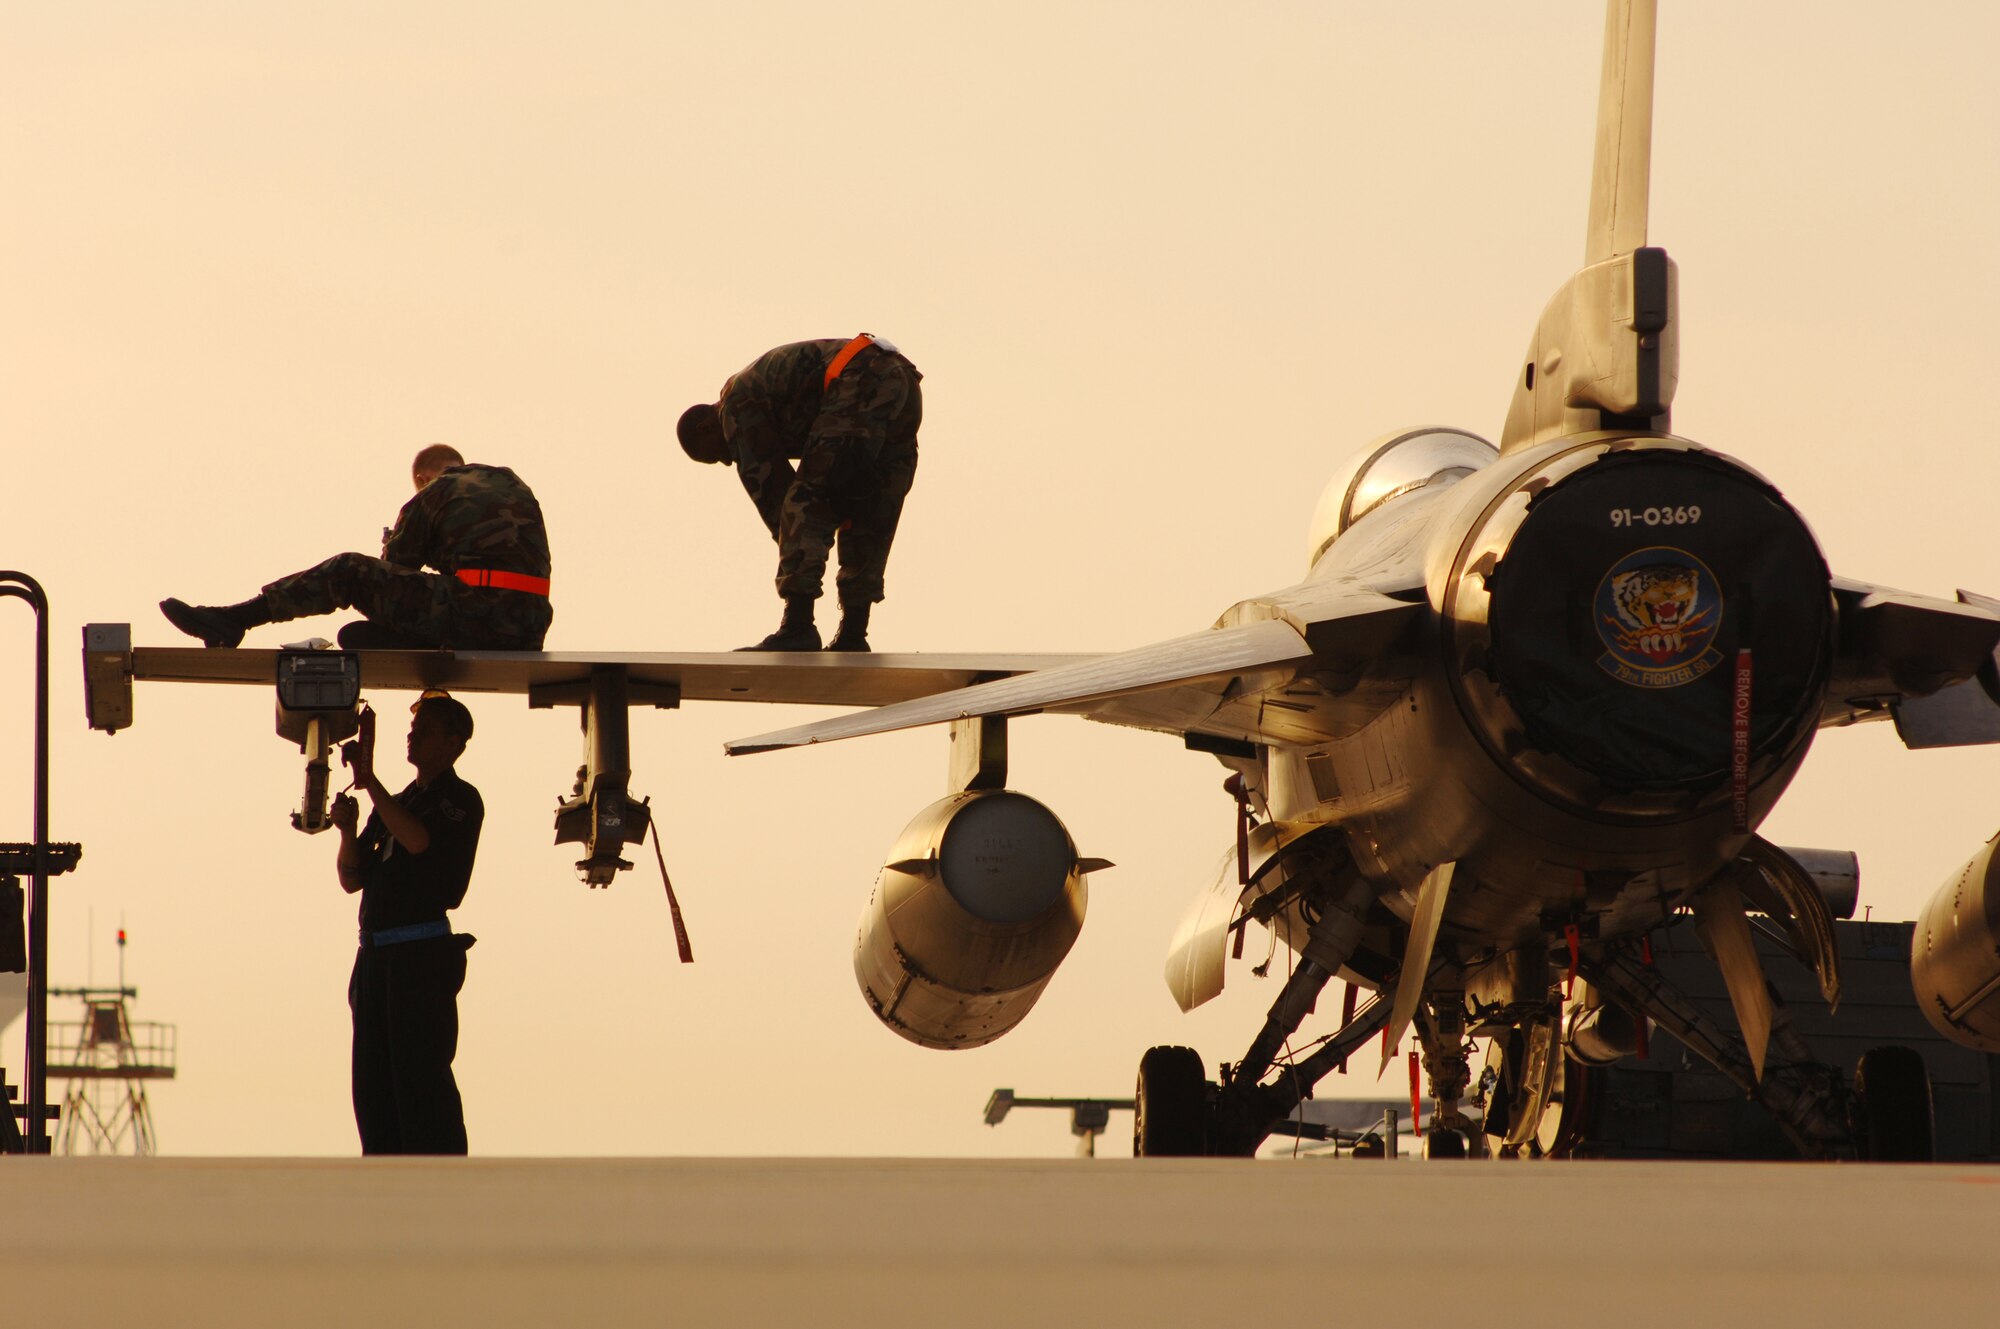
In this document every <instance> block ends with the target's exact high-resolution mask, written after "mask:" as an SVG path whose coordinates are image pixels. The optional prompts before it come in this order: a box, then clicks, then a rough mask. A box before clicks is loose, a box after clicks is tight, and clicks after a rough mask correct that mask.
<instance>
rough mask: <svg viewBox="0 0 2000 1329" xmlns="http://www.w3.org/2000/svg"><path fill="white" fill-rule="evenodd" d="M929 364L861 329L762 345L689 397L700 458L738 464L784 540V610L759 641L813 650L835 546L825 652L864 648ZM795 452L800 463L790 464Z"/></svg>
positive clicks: (763, 645)
mask: <svg viewBox="0 0 2000 1329" xmlns="http://www.w3.org/2000/svg"><path fill="white" fill-rule="evenodd" d="M922 379H923V375H922V374H920V373H918V372H917V369H916V366H915V365H912V364H911V363H910V362H909V361H908V360H907V359H905V358H904V357H903V355H902V353H901V352H899V351H898V350H897V349H896V348H895V347H894V346H892V345H891V344H890V343H889V342H887V341H885V340H883V339H882V338H880V337H875V336H871V335H870V334H868V333H865V332H864V333H862V334H861V335H860V336H859V337H856V338H854V339H852V340H851V341H842V340H841V339H839V338H832V339H829V340H822V341H801V342H792V343H790V344H789V345H785V346H780V347H778V348H777V349H775V350H771V351H766V352H765V353H764V354H763V355H760V356H758V357H757V358H756V359H755V360H753V361H751V362H750V364H748V365H747V366H745V367H744V368H743V369H742V370H740V371H739V372H738V373H737V374H736V375H735V376H734V377H732V378H731V379H730V380H729V381H728V382H727V383H725V384H723V385H722V397H721V400H719V401H717V402H715V403H714V404H713V405H707V404H703V405H698V406H690V407H689V408H688V409H687V410H686V412H684V413H683V414H682V415H681V418H680V423H679V425H678V426H677V428H676V430H675V432H676V433H677V434H678V436H679V438H680V443H681V448H682V450H683V451H685V452H686V453H687V454H688V456H690V457H692V458H694V459H695V460H696V461H700V462H721V463H722V464H724V465H732V464H733V465H734V466H735V467H736V473H737V476H738V478H740V479H741V480H742V481H743V487H744V489H746V490H748V491H749V494H750V499H751V501H752V502H753V503H755V504H756V505H757V515H758V516H760V517H762V518H763V519H764V525H765V526H766V527H767V528H768V529H769V530H770V532H771V538H772V539H774V540H776V541H777V542H778V594H779V596H781V597H782V598H783V599H784V602H785V617H784V621H783V622H782V623H780V624H779V626H778V630H777V631H776V632H773V633H772V634H771V635H770V636H768V637H766V638H764V640H762V641H760V642H758V643H757V644H756V645H755V646H749V647H745V648H744V649H746V650H752V651H816V650H818V649H819V641H820V638H819V628H818V627H817V626H815V625H814V623H813V601H815V600H817V599H818V598H819V597H820V593H821V588H822V584H823V582H824V581H825V578H826V562H827V555H828V554H829V553H830V552H831V551H832V549H833V547H834V542H835V539H836V536H837V538H838V540H839V545H840V577H839V589H840V612H841V618H840V631H839V632H838V633H836V634H835V636H834V638H833V641H832V642H831V643H830V644H829V645H828V646H827V649H828V650H830V651H865V650H867V649H868V614H869V611H870V609H872V608H873V607H874V604H875V602H876V601H877V600H880V599H881V598H882V570H883V568H884V566H885V565H886V564H887V563H888V561H889V545H890V542H891V541H893V540H894V539H895V537H896V522H897V520H898V519H899V518H900V517H901V516H902V513H903V496H904V495H905V494H907V493H909V492H910V483H911V481H913V480H914V479H915V478H916V474H917V426H918V425H920V424H922V423H923V418H924V397H923V392H922V391H921V389H919V388H918V386H917V384H918V383H919V382H920V381H922ZM792 459H797V461H798V463H799V464H798V467H797V468H796V469H794V468H793V466H792Z"/></svg>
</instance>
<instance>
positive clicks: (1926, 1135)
mask: <svg viewBox="0 0 2000 1329" xmlns="http://www.w3.org/2000/svg"><path fill="white" fill-rule="evenodd" d="M1854 1092H1855V1095H1856V1097H1858V1098H1859V1099H1860V1100H1861V1112H1860V1117H1861V1131H1860V1136H1861V1138H1860V1139H1859V1140H1857V1141H1856V1142H1855V1143H1857V1144H1858V1145H1860V1147H1861V1156H1862V1157H1863V1158H1865V1159H1867V1160H1868V1161H1869V1162H1871V1163H1929V1162H1933V1161H1935V1160H1936V1158H1937V1132H1936V1117H1935V1114H1934V1111H1933V1108H1932V1103H1931V1075H1930V1071H1929V1070H1927V1069H1926V1068H1925V1066H1924V1059H1923V1057H1922V1055H1921V1054H1919V1053H1918V1052H1917V1050H1916V1049H1915V1048H1907V1047H1900V1046H1896V1045H1890V1046H1885V1047H1879V1048H1870V1049H1869V1050H1868V1051H1866V1052H1864V1053H1862V1054H1861V1061H1860V1063H1859V1064H1858V1065H1856V1066H1855V1068H1854Z"/></svg>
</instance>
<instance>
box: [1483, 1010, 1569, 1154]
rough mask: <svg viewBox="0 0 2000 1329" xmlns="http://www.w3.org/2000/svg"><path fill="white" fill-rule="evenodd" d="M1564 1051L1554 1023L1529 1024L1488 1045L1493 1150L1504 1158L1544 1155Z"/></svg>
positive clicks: (1486, 1073) (1485, 1075) (1543, 1020)
mask: <svg viewBox="0 0 2000 1329" xmlns="http://www.w3.org/2000/svg"><path fill="white" fill-rule="evenodd" d="M1561 1060H1562V1048H1561V1046H1560V1045H1559V1044H1558V1042H1557V1040H1556V1022H1555V1020H1554V1019H1553V1018H1547V1017H1544V1018H1536V1019H1529V1020H1524V1021H1523V1022H1522V1023H1520V1024H1518V1025H1516V1026H1514V1027H1513V1028H1512V1029H1509V1030H1508V1031H1507V1032H1506V1033H1505V1034H1503V1035H1498V1036H1496V1037H1494V1038H1493V1039H1492V1040H1491V1041H1489V1042H1488V1043H1487V1045H1486V1069H1485V1070H1484V1071H1482V1072H1481V1073H1480V1077H1479V1082H1480V1084H1481V1086H1482V1087H1483V1088H1484V1090H1485V1093H1486V1118H1485V1132H1486V1140H1487V1144H1488V1145H1489V1146H1491V1148H1492V1149H1493V1152H1494V1153H1495V1154H1496V1155H1497V1156H1499V1157H1501V1158H1519V1157H1521V1156H1522V1155H1523V1154H1525V1155H1527V1156H1528V1157H1529V1158H1539V1157H1541V1155H1542V1148H1543V1143H1542V1138H1541V1132H1542V1118H1543V1117H1544V1116H1545V1115H1546V1114H1547V1112H1548V1109H1549V1106H1550V1104H1551V1103H1552V1102H1553V1101H1554V1099H1555V1089H1556V1081H1557V1074H1558V1072H1559V1070H1560V1064H1559V1063H1560V1062H1561Z"/></svg>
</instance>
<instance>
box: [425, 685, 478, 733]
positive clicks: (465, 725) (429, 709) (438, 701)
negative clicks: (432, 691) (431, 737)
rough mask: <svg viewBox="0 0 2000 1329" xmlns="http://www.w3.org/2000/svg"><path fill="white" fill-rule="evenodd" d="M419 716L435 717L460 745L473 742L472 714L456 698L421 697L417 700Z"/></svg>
mask: <svg viewBox="0 0 2000 1329" xmlns="http://www.w3.org/2000/svg"><path fill="white" fill-rule="evenodd" d="M417 714H418V715H435V716H436V717H437V718H438V720H439V721H440V722H441V723H442V724H443V725H444V731H445V733H447V734H450V735H451V736H452V737H453V738H455V739H457V740H458V741H459V743H460V744H465V743H470V742H471V741H472V712H471V711H469V710H467V709H466V706H465V703H464V702H462V701H460V700H459V699H458V698H456V697H443V696H439V697H420V698H418V699H417Z"/></svg>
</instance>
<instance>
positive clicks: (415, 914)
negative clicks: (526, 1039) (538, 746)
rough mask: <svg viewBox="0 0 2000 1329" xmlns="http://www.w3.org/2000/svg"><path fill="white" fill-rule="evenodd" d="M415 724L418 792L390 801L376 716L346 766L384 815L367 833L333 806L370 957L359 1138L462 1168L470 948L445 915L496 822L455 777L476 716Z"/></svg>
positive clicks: (437, 712) (360, 1001) (423, 715)
mask: <svg viewBox="0 0 2000 1329" xmlns="http://www.w3.org/2000/svg"><path fill="white" fill-rule="evenodd" d="M411 710H413V711H414V712H416V715H415V718H414V719H412V720H411V721H410V737H409V757H410V764H411V765H412V766H414V767H416V768H417V778H416V779H415V780H413V781H412V782H411V783H410V785H409V786H408V787H407V788H406V789H404V790H403V792H402V793H400V794H395V795H391V794H390V793H389V791H388V790H387V789H386V788H384V787H383V785H382V781H381V779H380V778H379V777H378V776H377V775H376V773H375V714H374V712H373V711H364V712H363V713H362V716H361V731H360V734H359V736H358V737H357V738H356V740H355V743H354V745H353V750H352V754H351V756H350V759H349V760H350V762H351V764H352V766H353V769H354V782H355V784H356V785H357V786H359V787H360V788H361V789H363V790H365V791H366V792H367V794H368V799H369V801H370V802H371V803H373V804H374V811H373V812H372V813H370V814H369V817H368V822H367V824H366V825H365V826H362V827H360V828H359V829H358V830H357V829H356V822H357V821H358V820H359V816H360V809H359V807H358V806H357V805H356V803H355V801H354V798H353V797H352V796H351V795H348V794H342V795H341V796H340V797H339V798H337V799H335V800H334V804H333V824H334V826H336V827H337V828H338V829H339V831H340V854H339V857H338V858H337V859H336V860H335V865H336V867H337V869H338V871H339V873H340V888H341V889H342V890H344V891H346V892H348V893H349V894H350V895H351V894H353V893H354V892H356V891H359V892H360V893H361V949H360V950H358V951H357V952H355V956H354V974H353V977H351V978H350V979H349V980H348V983H347V1004H348V1007H349V1009H351V1010H352V1011H353V1014H354V1124H355V1125H356V1126H357V1127H359V1128H360V1131H361V1152H362V1153H364V1154H463V1153H464V1152H465V1109H464V1106H463V1104H462V1103H461V1102H460V1100H459V1096H458V1082H457V1081H456V1080H455V1079H453V1078H452V1073H451V1062H452V1058H453V1057H454V1056H456V1055H457V1053H458V990H459V988H460V987H461V986H462V985H463V984H464V982H465V953H466V951H467V950H469V949H471V947H472V942H473V938H472V937H471V936H469V935H466V934H464V933H457V934H454V933H453V932H452V930H451V924H450V923H449V922H448V921H446V919H445V914H446V912H447V911H448V910H451V909H455V908H457V907H458V904H459V902H460V901H462V900H463V899H465V888H466V886H467V885H468V884H469V883H470V882H471V880H472V860H473V856H474V855H475V854H476V853H477V852H478V849H479V827H480V823H481V822H482V821H484V819H485V816H486V808H485V805H484V804H483V803H482V802H481V801H480V798H479V791H478V790H477V789H474V788H473V787H472V786H471V785H469V784H467V783H466V782H465V781H463V780H461V779H459V778H458V772H457V771H456V770H454V769H453V764H454V763H455V762H456V761H457V760H458V758H459V755H460V754H461V753H463V752H464V751H465V745H466V743H467V741H468V740H470V739H471V737H472V713H471V712H470V711H468V710H466V708H465V704H464V703H463V702H460V701H457V700H456V699H454V698H452V697H449V696H446V695H445V694H444V693H442V692H438V693H425V694H424V696H423V697H422V698H421V699H420V700H419V701H418V702H417V704H416V705H415V706H413V707H411Z"/></svg>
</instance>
